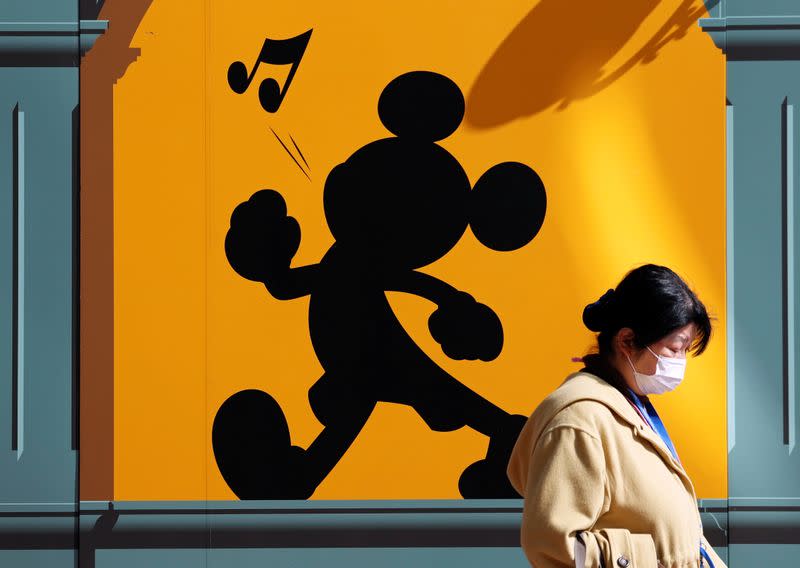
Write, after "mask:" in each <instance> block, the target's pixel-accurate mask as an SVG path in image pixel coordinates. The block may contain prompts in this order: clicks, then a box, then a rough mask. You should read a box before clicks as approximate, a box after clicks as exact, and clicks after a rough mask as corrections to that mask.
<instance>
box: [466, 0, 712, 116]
mask: <svg viewBox="0 0 800 568" xmlns="http://www.w3.org/2000/svg"><path fill="white" fill-rule="evenodd" d="M661 1H662V0H640V1H637V2H630V1H629V0H609V1H607V2H597V1H595V0H572V1H565V0H541V2H539V3H538V4H537V5H536V7H535V8H534V9H533V10H531V11H530V12H529V13H528V15H527V16H525V18H523V20H522V21H521V22H520V23H519V24H518V25H517V27H516V28H514V30H513V31H512V32H511V34H510V35H509V36H508V37H507V38H506V39H505V40H504V41H503V43H501V44H500V47H498V48H497V51H495V53H494V54H493V55H492V57H491V58H490V59H489V61H488V63H487V64H486V66H485V67H484V68H483V69H482V70H481V72H480V74H479V75H478V78H477V80H476V81H475V84H474V85H473V87H472V90H471V91H470V93H469V96H468V99H467V115H466V120H467V123H468V124H470V125H471V126H473V127H475V128H492V127H495V126H500V125H502V124H505V123H507V122H510V121H512V120H515V119H518V118H523V117H526V116H532V115H535V114H537V113H539V112H542V111H543V110H545V109H546V108H548V107H550V106H552V105H558V106H557V110H563V109H565V108H566V107H567V106H568V105H569V104H570V103H571V102H573V101H575V100H578V99H583V98H588V97H590V96H592V95H594V94H596V93H598V92H600V91H602V90H603V89H605V88H606V87H608V86H609V85H611V84H612V83H614V82H615V81H616V80H617V79H619V78H620V77H622V76H623V75H624V74H625V73H627V72H628V71H630V70H631V69H632V68H633V67H635V66H636V65H639V64H647V63H649V62H651V61H653V60H654V59H655V58H656V57H657V56H658V53H659V51H660V50H661V49H663V48H664V47H665V46H666V45H667V44H668V43H670V42H671V41H674V40H677V39H680V38H682V37H683V36H684V35H685V34H686V32H687V31H688V30H689V28H690V27H691V26H692V25H694V23H695V21H696V20H697V19H698V18H699V17H702V16H704V15H706V7H705V5H704V4H703V3H702V2H701V1H700V0H683V1H682V2H681V3H680V5H679V6H678V8H677V9H676V10H675V11H674V12H673V13H672V15H671V16H670V17H669V18H668V19H667V21H666V22H664V24H663V25H662V26H661V27H660V28H659V30H658V31H657V32H656V33H655V34H654V35H653V36H652V37H651V38H650V39H649V40H648V41H647V42H646V43H645V44H644V45H643V46H642V47H641V48H640V49H639V50H638V51H637V52H636V53H635V54H634V55H632V56H631V57H630V58H629V59H628V60H627V61H625V62H623V63H622V64H621V65H620V66H619V67H617V68H616V69H614V70H613V71H612V72H611V73H608V74H606V72H605V71H604V67H605V66H606V65H607V64H608V63H609V62H610V61H611V59H612V58H613V57H614V55H616V54H617V53H618V52H619V51H620V50H621V49H622V48H623V47H624V46H625V44H627V43H628V41H630V39H631V38H632V37H633V35H634V33H635V32H636V30H637V29H638V28H639V27H640V26H641V24H642V22H643V21H644V20H645V18H647V17H648V15H650V13H651V12H652V11H653V10H654V9H655V8H656V7H657V6H658V4H659V2H661Z"/></svg>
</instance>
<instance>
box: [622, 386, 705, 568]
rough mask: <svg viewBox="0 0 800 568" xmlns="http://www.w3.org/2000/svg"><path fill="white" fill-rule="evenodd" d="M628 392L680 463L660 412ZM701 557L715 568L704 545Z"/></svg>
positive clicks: (633, 393)
mask: <svg viewBox="0 0 800 568" xmlns="http://www.w3.org/2000/svg"><path fill="white" fill-rule="evenodd" d="M628 392H629V393H630V395H631V399H632V400H633V403H634V404H635V405H636V408H637V409H639V412H640V413H641V414H642V417H643V418H644V419H645V420H646V421H647V423H648V424H649V425H650V427H651V428H652V429H653V430H655V431H656V432H657V433H658V435H659V436H661V439H662V440H664V443H665V444H666V445H667V447H668V448H669V451H670V452H672V455H673V456H675V459H676V460H677V461H678V462H680V461H681V460H680V458H678V452H677V450H675V445H674V444H673V443H672V440H671V439H670V437H669V434H667V429H666V427H665V426H664V422H662V421H661V417H660V416H659V415H658V412H656V409H655V408H654V407H653V405H652V404H651V403H650V401H649V400H647V401H646V402H642V400H641V399H640V398H639V397H638V396H637V395H636V393H635V392H633V390H631V389H630V388H629V389H628ZM700 555H701V556H702V557H703V559H705V561H706V562H708V565H709V566H710V567H711V568H714V562H713V561H712V560H711V556H709V554H708V551H707V550H706V549H705V548H703V547H702V545H701V546H700Z"/></svg>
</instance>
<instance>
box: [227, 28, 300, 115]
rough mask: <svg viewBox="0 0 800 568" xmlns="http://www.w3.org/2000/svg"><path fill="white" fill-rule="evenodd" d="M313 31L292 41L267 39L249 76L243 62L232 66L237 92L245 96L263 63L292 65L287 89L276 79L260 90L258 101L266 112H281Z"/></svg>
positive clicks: (232, 84)
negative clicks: (284, 98)
mask: <svg viewBox="0 0 800 568" xmlns="http://www.w3.org/2000/svg"><path fill="white" fill-rule="evenodd" d="M312 31H313V30H308V31H307V32H305V33H302V34H300V35H299V36H296V37H291V38H288V39H269V38H267V39H265V40H264V45H263V47H262V48H261V52H260V53H259V54H258V59H256V63H255V65H253V70H252V71H250V72H249V73H248V72H247V66H246V65H245V64H244V63H242V62H241V61H234V62H233V63H231V66H230V67H228V85H230V87H231V89H233V92H235V93H238V94H240V95H241V94H242V93H244V92H245V91H246V90H247V88H248V87H249V86H250V83H251V82H252V80H253V77H255V74H256V69H258V65H259V64H260V63H270V64H272V65H289V64H291V66H292V68H291V69H290V70H289V75H288V76H287V77H286V82H285V83H284V84H283V88H281V86H280V85H278V81H276V80H275V79H273V78H272V77H269V78H267V79H264V80H263V81H261V85H259V87H258V100H259V102H260V103H261V106H262V107H263V108H264V110H265V111H267V112H275V111H277V110H278V108H279V107H280V106H281V102H282V101H283V97H285V96H286V91H287V90H288V89H289V85H290V84H291V83H292V78H293V77H294V74H295V72H296V71H297V66H298V65H300V60H301V59H302V58H303V54H304V53H305V51H306V46H307V45H308V40H309V39H310V38H311V32H312Z"/></svg>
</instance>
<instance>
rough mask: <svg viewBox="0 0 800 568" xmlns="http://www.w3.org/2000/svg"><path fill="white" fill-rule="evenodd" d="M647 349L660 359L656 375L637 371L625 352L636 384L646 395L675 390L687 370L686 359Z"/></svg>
mask: <svg viewBox="0 0 800 568" xmlns="http://www.w3.org/2000/svg"><path fill="white" fill-rule="evenodd" d="M647 350H648V351H650V353H652V354H653V355H655V356H656V359H658V362H657V363H656V372H655V374H654V375H645V374H644V373H640V372H639V371H637V370H636V367H634V366H633V362H632V361H631V358H630V357H628V355H627V354H625V357H627V359H628V363H630V366H631V369H633V378H634V380H636V385H637V386H638V387H639V390H640V391H641V392H642V394H645V395H648V394H662V393H665V392H668V391H671V390H674V389H675V387H677V386H678V385H679V384H681V381H682V380H683V373H684V371H686V359H678V358H677V357H663V356H661V355H658V354H657V353H655V352H654V351H653V350H652V349H650V348H649V347H648V348H647Z"/></svg>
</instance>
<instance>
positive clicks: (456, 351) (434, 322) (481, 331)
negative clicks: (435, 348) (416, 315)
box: [428, 292, 503, 361]
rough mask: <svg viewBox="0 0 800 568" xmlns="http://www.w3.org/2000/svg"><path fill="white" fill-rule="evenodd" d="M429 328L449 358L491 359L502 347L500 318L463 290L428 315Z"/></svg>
mask: <svg viewBox="0 0 800 568" xmlns="http://www.w3.org/2000/svg"><path fill="white" fill-rule="evenodd" d="M428 328H429V329H430V331H431V335H432V336H433V338H434V339H435V340H436V342H437V343H439V344H440V345H441V346H442V351H444V353H445V355H447V356H448V357H450V358H451V359H469V360H475V359H481V360H482V361H491V360H492V359H494V358H496V357H497V356H498V355H499V354H500V351H501V350H502V348H503V326H502V324H501V323H500V318H498V317H497V314H495V313H494V312H493V311H492V309H491V308H490V307H489V306H487V305H485V304H481V303H479V302H476V301H475V298H473V297H472V296H470V295H469V294H467V293H466V292H457V293H456V294H455V295H453V296H452V297H451V298H449V299H448V300H446V301H444V302H442V303H441V304H440V305H439V307H438V309H437V310H436V311H434V312H433V313H432V314H431V317H430V318H428Z"/></svg>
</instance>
